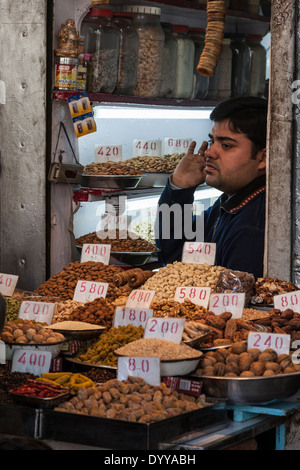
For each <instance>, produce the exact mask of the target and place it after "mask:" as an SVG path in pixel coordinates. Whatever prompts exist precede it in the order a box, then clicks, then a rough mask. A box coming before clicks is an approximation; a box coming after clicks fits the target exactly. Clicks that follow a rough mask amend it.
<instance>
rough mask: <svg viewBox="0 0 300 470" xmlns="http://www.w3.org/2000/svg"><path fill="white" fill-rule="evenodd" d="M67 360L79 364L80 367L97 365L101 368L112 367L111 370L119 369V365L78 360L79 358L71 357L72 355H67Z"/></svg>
mask: <svg viewBox="0 0 300 470" xmlns="http://www.w3.org/2000/svg"><path fill="white" fill-rule="evenodd" d="M65 359H66V361H68V362H72V363H73V364H75V365H76V366H79V368H80V369H87V368H91V367H97V368H99V369H110V370H115V371H116V370H117V366H115V367H114V366H107V365H105V364H93V363H92V362H82V361H78V360H77V359H74V358H71V357H66V358H65Z"/></svg>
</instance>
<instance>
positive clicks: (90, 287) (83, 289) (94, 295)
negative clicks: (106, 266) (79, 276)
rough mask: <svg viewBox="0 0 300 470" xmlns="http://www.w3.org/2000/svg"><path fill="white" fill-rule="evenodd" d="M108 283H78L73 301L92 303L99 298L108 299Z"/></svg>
mask: <svg viewBox="0 0 300 470" xmlns="http://www.w3.org/2000/svg"><path fill="white" fill-rule="evenodd" d="M107 289H108V283H107V282H93V281H77V284H76V288H75V292H74V296H73V300H77V301H78V302H92V301H93V300H95V299H98V298H99V297H103V298H105V297H106V294H107Z"/></svg>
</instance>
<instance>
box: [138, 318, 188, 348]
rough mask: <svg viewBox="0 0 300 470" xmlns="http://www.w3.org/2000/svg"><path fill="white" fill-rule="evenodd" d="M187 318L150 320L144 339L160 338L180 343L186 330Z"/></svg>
mask: <svg viewBox="0 0 300 470" xmlns="http://www.w3.org/2000/svg"><path fill="white" fill-rule="evenodd" d="M184 324H185V318H171V317H169V318H167V317H162V318H159V317H157V318H149V320H148V321H147V324H146V328H145V331H144V338H159V339H166V340H167V341H173V343H180V341H181V340H182V333H183V330H184Z"/></svg>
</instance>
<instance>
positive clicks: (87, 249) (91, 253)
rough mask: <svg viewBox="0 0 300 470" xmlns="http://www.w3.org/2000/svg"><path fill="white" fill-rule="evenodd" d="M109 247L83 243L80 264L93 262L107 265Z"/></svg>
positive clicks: (107, 245) (100, 244)
mask: <svg viewBox="0 0 300 470" xmlns="http://www.w3.org/2000/svg"><path fill="white" fill-rule="evenodd" d="M110 250H111V245H109V244H104V243H103V244H102V243H92V244H91V243H84V245H83V246H82V251H81V258H80V262H81V263H84V262H86V261H95V262H97V263H103V264H109V258H110Z"/></svg>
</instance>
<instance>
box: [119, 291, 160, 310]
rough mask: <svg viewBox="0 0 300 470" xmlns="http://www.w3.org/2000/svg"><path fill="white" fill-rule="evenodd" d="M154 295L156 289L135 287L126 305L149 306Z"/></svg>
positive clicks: (134, 306) (132, 306)
mask: <svg viewBox="0 0 300 470" xmlns="http://www.w3.org/2000/svg"><path fill="white" fill-rule="evenodd" d="M154 295H155V290H143V289H134V290H132V291H131V292H130V294H129V297H128V299H127V302H126V305H125V306H126V307H130V308H149V307H150V305H151V302H152V300H153V297H154Z"/></svg>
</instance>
